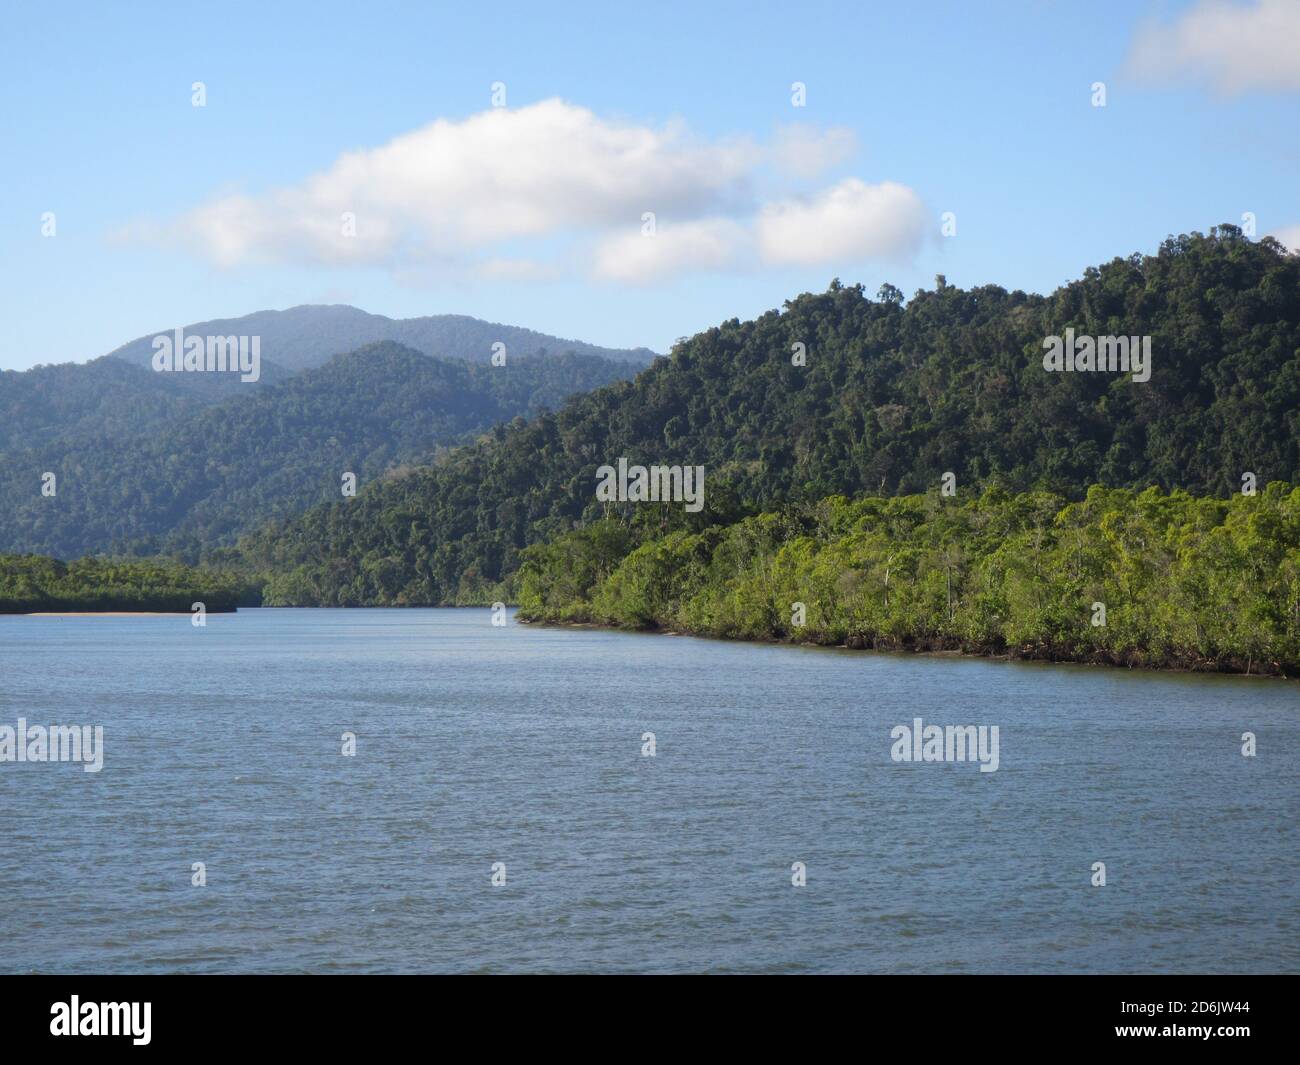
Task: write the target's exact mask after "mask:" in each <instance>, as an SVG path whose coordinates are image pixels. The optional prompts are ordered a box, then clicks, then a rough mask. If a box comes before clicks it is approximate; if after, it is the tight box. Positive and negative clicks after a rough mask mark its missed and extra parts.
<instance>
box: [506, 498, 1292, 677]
mask: <svg viewBox="0 0 1300 1065" xmlns="http://www.w3.org/2000/svg"><path fill="white" fill-rule="evenodd" d="M524 557H525V561H524V564H523V567H522V571H521V575H520V595H519V603H520V614H521V617H523V618H524V619H525V620H542V621H587V622H597V623H601V624H613V625H619V626H624V627H628V628H671V629H676V630H679V631H686V632H692V633H699V634H702V635H709V636H723V637H740V638H746V639H776V640H797V641H802V642H808V643H818V644H832V645H839V644H847V645H848V646H850V647H873V648H878V649H879V648H885V649H899V648H909V649H916V648H921V649H942V648H951V649H961V650H964V651H968V652H977V653H998V654H1001V653H1010V654H1012V655H1015V656H1017V657H1029V658H1049V659H1058V660H1059V659H1070V660H1077V661H1101V662H1108V663H1117V664H1130V665H1144V666H1152V665H1154V666H1170V665H1175V666H1182V667H1188V668H1194V669H1221V670H1242V671H1247V670H1249V671H1254V672H1264V673H1284V674H1290V675H1293V676H1295V675H1300V488H1294V489H1293V488H1292V487H1291V486H1290V485H1286V484H1282V483H1274V484H1271V485H1269V486H1268V487H1267V489H1263V490H1261V491H1260V492H1259V493H1258V494H1256V495H1254V496H1245V495H1240V494H1238V495H1235V496H1232V497H1229V498H1228V499H1227V500H1221V499H1196V498H1193V497H1191V496H1189V495H1187V494H1186V493H1183V492H1174V493H1171V494H1165V493H1163V492H1161V491H1160V490H1159V489H1158V488H1150V489H1147V490H1146V491H1145V492H1142V493H1137V492H1133V491H1128V490H1124V489H1106V488H1101V487H1093V488H1092V489H1090V490H1089V492H1088V493H1087V495H1086V496H1085V498H1084V499H1083V500H1082V501H1081V502H1077V503H1067V502H1066V501H1065V500H1064V499H1062V498H1061V497H1059V496H1056V495H1053V494H1052V493H1048V492H1027V493H1023V494H1019V495H1014V496H1012V495H1009V494H1007V493H1006V492H1003V491H1001V490H999V489H990V490H988V491H986V492H985V493H984V494H983V495H982V496H978V497H971V498H969V499H968V501H967V502H965V503H961V502H958V501H957V500H956V499H954V498H944V497H942V496H941V495H940V494H939V492H938V491H932V492H930V493H929V494H927V495H912V496H900V497H894V498H891V499H884V498H875V497H867V498H863V499H858V500H855V501H853V502H850V501H848V500H846V499H845V498H844V497H843V496H835V497H832V498H830V499H825V500H822V501H820V502H818V503H815V504H809V505H803V506H797V507H790V508H786V509H785V510H782V511H780V512H777V513H768V514H762V515H759V516H756V517H751V518H746V519H744V520H743V521H740V522H737V523H736V524H734V525H730V526H712V527H710V528H707V529H704V530H703V531H701V532H696V533H691V532H685V531H677V532H673V533H669V534H668V535H666V536H659V537H656V538H654V539H651V540H649V541H647V542H645V543H642V544H640V545H639V546H637V545H636V542H635V537H634V536H632V535H630V533H629V530H628V528H627V526H626V525H625V524H624V523H623V522H621V521H618V520H616V519H606V520H603V521H598V522H594V523H592V524H591V525H588V526H587V527H586V528H584V529H582V530H579V531H575V532H572V533H569V534H567V535H565V536H561V537H558V538H557V539H555V540H553V541H551V542H549V543H547V544H539V545H537V546H535V547H531V548H528V549H527V550H526V551H525V552H524Z"/></svg>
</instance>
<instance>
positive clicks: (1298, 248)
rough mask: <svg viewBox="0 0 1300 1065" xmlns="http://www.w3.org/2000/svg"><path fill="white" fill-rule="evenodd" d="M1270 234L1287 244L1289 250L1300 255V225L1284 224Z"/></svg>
mask: <svg viewBox="0 0 1300 1065" xmlns="http://www.w3.org/2000/svg"><path fill="white" fill-rule="evenodd" d="M1268 236H1270V237H1273V238H1274V239H1275V240H1278V241H1280V242H1281V243H1283V244H1285V245H1286V247H1287V250H1288V251H1290V252H1293V253H1295V254H1297V255H1300V225H1294V226H1283V227H1282V228H1281V229H1275V230H1273V232H1271V233H1269V234H1268Z"/></svg>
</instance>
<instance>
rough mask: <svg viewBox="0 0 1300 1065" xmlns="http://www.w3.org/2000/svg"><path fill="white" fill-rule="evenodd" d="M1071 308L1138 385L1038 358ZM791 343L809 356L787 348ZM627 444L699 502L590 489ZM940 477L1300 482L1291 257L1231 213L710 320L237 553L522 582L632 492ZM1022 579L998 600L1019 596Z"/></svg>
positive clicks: (818, 495)
mask: <svg viewBox="0 0 1300 1065" xmlns="http://www.w3.org/2000/svg"><path fill="white" fill-rule="evenodd" d="M1071 326H1072V327H1074V328H1075V330H1076V331H1077V332H1078V333H1080V334H1090V335H1113V334H1123V335H1150V336H1151V337H1152V338H1153V341H1152V349H1153V364H1154V365H1153V372H1152V375H1151V379H1150V381H1148V382H1145V383H1138V382H1134V381H1133V380H1131V378H1130V377H1129V376H1128V375H1120V374H1105V373H1100V374H1097V373H1047V372H1045V371H1044V370H1043V367H1042V355H1043V347H1042V341H1043V338H1044V337H1045V336H1049V335H1059V334H1061V333H1062V332H1063V331H1064V330H1065V329H1066V328H1067V327H1071ZM795 343H802V344H804V345H806V348H807V354H808V360H807V365H806V366H802V367H800V366H794V365H792V364H791V360H790V355H791V346H792V345H793V344H795ZM620 456H625V457H626V458H627V459H628V461H629V462H631V463H643V464H652V463H658V464H669V465H671V464H679V463H689V464H693V465H703V466H704V467H705V469H706V485H707V486H706V496H705V500H706V508H705V510H704V512H703V513H701V514H696V515H687V514H684V513H683V512H682V508H681V507H680V506H664V505H653V504H651V505H645V506H642V507H641V508H640V509H639V510H637V511H636V513H635V514H634V515H632V514H631V513H630V511H629V510H628V508H627V507H622V508H620V507H617V506H612V507H611V506H609V505H605V504H600V503H598V502H597V501H596V499H595V484H596V469H597V468H598V467H599V466H601V465H603V464H606V463H613V462H615V461H616V460H617V458H618V457H620ZM946 471H952V472H953V473H955V474H956V477H957V483H958V485H959V486H960V487H961V489H962V490H963V491H968V490H970V489H972V488H973V487H977V486H979V487H986V486H991V485H996V486H1000V487H1001V488H1002V489H1004V490H1006V491H1008V492H1015V493H1022V494H1023V495H1022V498H1023V499H1024V500H1026V502H1025V503H1024V504H1023V505H1025V506H1030V507H1034V506H1039V505H1041V499H1042V498H1046V497H1037V496H1032V495H1029V494H1027V493H1033V492H1035V491H1038V492H1046V493H1049V494H1051V495H1054V496H1055V497H1059V498H1061V499H1073V500H1081V499H1082V498H1083V495H1084V493H1085V492H1086V491H1087V489H1088V486H1089V485H1092V484H1095V483H1098V482H1101V483H1106V484H1113V485H1116V486H1118V487H1120V488H1125V489H1135V490H1140V489H1143V488H1146V487H1148V486H1150V485H1158V486H1160V487H1162V488H1164V489H1166V490H1171V489H1179V488H1181V489H1183V490H1186V491H1189V492H1192V493H1194V494H1196V495H1200V496H1215V495H1219V496H1226V495H1227V494H1229V493H1230V492H1233V491H1236V490H1237V489H1239V487H1240V484H1241V481H1240V478H1241V474H1242V473H1243V472H1244V471H1252V472H1254V473H1255V474H1256V475H1257V476H1258V478H1259V481H1260V483H1261V484H1262V483H1265V482H1266V481H1268V480H1279V479H1284V480H1288V481H1291V482H1293V483H1294V482H1300V257H1296V256H1293V255H1287V254H1286V252H1285V250H1284V249H1283V248H1282V247H1281V245H1279V244H1277V243H1276V242H1273V241H1271V240H1268V239H1265V240H1263V241H1259V242H1252V241H1249V240H1246V239H1245V238H1243V237H1242V236H1241V234H1240V231H1239V230H1237V229H1235V228H1234V227H1231V226H1224V227H1221V228H1220V229H1219V230H1215V231H1211V233H1210V234H1209V235H1208V236H1202V235H1200V234H1193V235H1191V236H1183V237H1178V238H1171V239H1170V240H1168V241H1166V242H1165V243H1164V244H1163V245H1161V247H1160V249H1159V252H1158V253H1157V254H1156V255H1153V256H1137V255H1135V256H1131V257H1129V258H1125V259H1116V260H1114V261H1112V262H1110V263H1107V264H1106V265H1104V266H1102V267H1099V268H1090V269H1089V270H1087V271H1086V272H1085V275H1084V277H1083V278H1082V279H1081V280H1079V281H1075V282H1073V283H1071V284H1069V285H1066V286H1064V287H1063V288H1061V289H1058V290H1057V291H1056V292H1054V293H1052V294H1051V295H1050V296H1046V297H1044V296H1032V295H1026V294H1025V293H1023V292H1007V291H1005V290H1004V289H1001V288H998V287H996V286H985V287H983V288H978V289H973V290H969V291H967V290H962V289H960V288H957V287H955V286H952V285H948V284H946V283H944V284H942V285H940V286H939V287H937V288H936V289H935V290H933V291H922V292H918V293H916V294H915V295H914V296H913V298H912V299H911V300H910V301H908V302H907V304H906V305H905V306H904V305H902V304H901V303H900V301H899V298H898V294H897V292H896V290H892V289H889V288H884V289H882V292H881V298H880V299H879V300H876V301H873V300H871V299H869V298H868V297H867V296H866V295H865V294H864V292H863V290H862V288H861V286H854V287H845V286H841V285H838V284H836V285H833V286H832V287H831V288H830V289H829V290H828V291H826V292H824V293H822V294H820V295H803V296H800V297H799V298H797V299H794V300H791V301H789V302H788V303H787V304H786V305H785V309H784V311H782V312H777V311H772V312H770V313H768V314H765V315H762V316H761V317H759V318H758V319H756V320H754V321H752V322H744V323H742V322H739V321H737V320H735V319H732V320H731V321H728V322H724V323H723V324H722V325H720V326H718V327H717V328H714V329H709V330H707V331H705V332H703V333H700V334H698V335H697V336H695V337H693V338H692V339H690V340H689V341H686V342H683V343H681V344H679V345H678V346H677V347H676V348H674V350H673V352H672V355H671V357H670V358H669V359H661V360H659V361H657V362H656V363H655V364H654V365H653V366H651V367H650V368H649V369H647V370H645V371H644V372H643V373H641V374H640V375H639V376H638V377H637V378H636V380H635V381H634V382H619V383H616V384H612V385H609V386H608V387H605V388H601V389H599V390H597V391H595V392H593V393H591V394H588V395H584V396H581V397H578V398H576V399H574V400H572V401H570V402H569V403H568V404H567V405H566V406H564V407H563V408H562V409H561V410H560V411H559V412H558V413H554V414H544V415H542V416H540V417H537V418H535V419H533V420H532V421H524V420H522V419H516V420H515V421H513V422H511V423H510V424H508V425H503V426H498V427H497V428H496V429H494V430H493V431H492V433H491V435H490V438H489V439H488V440H486V441H485V442H483V443H481V444H479V445H477V446H473V447H468V448H464V449H461V450H459V451H457V452H455V453H453V454H451V455H449V456H447V458H446V460H445V461H443V462H440V463H438V464H436V465H434V466H433V467H430V468H426V469H421V470H417V471H414V472H413V473H412V474H411V476H409V477H405V478H403V479H401V480H398V481H394V482H391V483H385V484H381V485H378V486H375V487H374V488H373V489H372V490H370V491H367V492H365V493H362V494H361V495H360V496H358V498H357V499H354V500H349V501H342V502H336V503H333V504H328V505H323V506H319V507H315V508H313V509H312V510H310V511H308V512H307V513H305V514H303V515H301V516H300V517H298V518H295V519H293V520H289V521H278V522H276V523H274V524H273V525H272V526H270V527H269V528H267V529H265V530H263V531H261V532H259V533H257V534H256V535H253V536H250V537H249V538H247V539H246V540H244V541H243V542H242V544H241V551H242V552H243V555H244V557H245V558H246V559H247V560H248V562H249V564H250V565H251V566H253V567H255V568H256V569H257V570H258V571H260V572H264V573H270V574H286V575H292V576H282V577H276V578H274V579H272V581H271V582H270V584H269V585H268V589H267V594H268V597H269V599H270V601H273V602H282V603H300V604H304V605H306V604H321V605H330V604H338V603H345V602H346V603H375V604H387V603H423V604H436V603H445V602H466V601H473V599H474V598H475V597H477V596H481V595H485V594H487V590H488V589H493V590H495V593H498V594H499V593H500V591H501V590H502V589H504V590H505V591H506V592H507V593H510V592H517V591H518V586H517V581H516V577H515V574H516V571H517V570H518V567H519V564H520V561H521V557H522V556H521V552H523V551H524V549H526V548H527V547H528V546H529V545H532V544H538V543H543V542H546V541H548V540H550V539H552V538H554V537H556V536H560V535H562V534H564V533H567V532H569V531H571V530H573V529H574V528H580V527H582V526H590V525H591V524H592V523H596V522H599V521H601V520H602V519H603V518H605V517H606V516H607V515H608V514H611V513H616V512H620V510H621V511H622V512H623V513H624V514H625V515H627V516H628V532H627V533H626V535H628V536H630V537H631V538H632V539H633V540H635V541H636V542H638V543H639V542H641V541H643V540H646V539H648V538H654V539H659V538H662V537H663V536H664V535H665V534H667V533H670V532H673V531H676V530H682V531H685V532H688V533H701V532H702V530H704V529H705V528H707V527H708V526H710V525H729V524H732V523H734V522H736V521H737V520H738V519H739V518H741V517H744V516H745V515H748V514H756V513H758V512H760V511H763V510H772V509H775V508H778V507H781V506H785V505H789V504H804V505H808V504H813V503H815V502H816V501H818V500H821V499H823V498H824V497H828V496H832V495H835V494H841V495H845V496H861V495H863V494H866V493H874V494H881V495H884V494H898V493H913V494H914V493H919V492H923V491H925V490H927V489H928V488H930V487H931V486H933V485H935V484H937V483H938V481H939V478H940V477H941V475H942V474H943V473H944V472H946ZM1035 499H1038V500H1039V502H1038V503H1036V502H1034V500H1035ZM1058 509H1059V507H1058ZM891 520H895V519H891ZM897 520H902V519H901V518H899V519H897ZM863 535H868V534H865V533H864V534H863ZM963 547H964V545H963ZM591 564H595V563H594V562H593V563H591ZM917 565H919V563H918V561H917V559H915V558H914V557H912V556H911V555H909V554H907V553H904V554H903V555H901V556H900V557H899V558H897V559H895V560H893V561H892V562H891V563H890V564H889V565H888V566H885V567H884V568H882V569H879V571H877V570H876V569H870V570H858V569H853V570H851V571H850V573H849V575H848V576H845V575H844V574H840V573H838V571H828V572H827V574H825V579H826V580H827V581H829V582H832V583H836V584H837V587H838V583H839V582H844V588H843V594H846V595H848V594H850V593H851V592H852V591H853V589H854V587H856V586H857V585H862V586H864V587H874V586H875V584H876V583H878V582H883V581H884V579H885V571H886V570H888V573H889V579H890V581H891V582H893V581H895V580H897V579H899V577H898V575H899V574H900V573H910V572H911V569H912V568H914V567H915V566H917ZM1008 565H1011V563H1010V562H1009V563H1008ZM1133 566H1134V567H1138V568H1140V564H1139V563H1138V562H1134V563H1133ZM1013 576H1015V579H1014V580H1010V581H1009V584H1008V585H1007V587H1006V588H1004V589H1003V590H1002V591H1001V593H1000V594H1004V595H1010V596H1015V597H1018V596H1021V595H1022V594H1025V593H1024V590H1023V588H1021V584H1022V583H1023V581H1022V578H1021V577H1020V576H1019V575H1018V571H1016V573H1015V574H1013ZM923 577H924V579H925V581H928V583H927V584H925V588H926V593H925V597H923V600H918V602H917V603H915V604H913V605H912V607H910V608H911V609H915V610H917V611H921V610H923V609H925V608H926V605H927V604H928V603H930V602H931V601H932V600H933V598H934V596H936V595H938V594H939V592H938V590H937V589H938V584H937V583H936V582H938V581H939V579H940V576H937V575H935V574H934V573H930V572H928V571H927V572H926V573H924V574H923ZM944 580H945V581H946V577H945V578H944ZM945 588H946V585H945ZM611 594H612V593H611ZM945 594H946V593H945ZM1016 602H1017V604H1019V605H1020V606H1023V605H1024V604H1022V603H1020V600H1019V599H1018V598H1017V599H1016ZM629 609H631V608H630V607H629ZM718 609H720V610H721V609H722V606H721V605H719V606H718ZM862 609H863V610H866V611H868V614H867V615H866V618H867V619H869V618H870V616H871V615H870V613H869V612H870V610H872V609H875V608H874V607H872V606H870V605H868V604H866V603H864V605H863V606H862ZM899 609H901V607H900V608H899ZM990 609H992V606H990ZM1043 609H1045V610H1046V609H1047V607H1044V608H1043ZM735 610H736V612H737V617H738V618H742V617H743V618H746V619H748V618H750V616H751V615H750V614H749V612H748V606H744V607H741V606H737V607H736V608H735ZM890 616H891V618H892V619H893V621H892V622H891V623H894V624H901V623H902V622H900V621H899V620H898V618H899V617H901V616H902V615H899V614H897V612H896V611H895V612H893V613H891V615H890ZM991 617H992V615H989V619H991ZM986 620H988V619H986ZM1043 620H1044V621H1047V620H1050V618H1049V617H1048V616H1047V615H1044V617H1043ZM989 623H990V624H991V623H992V622H991V620H989Z"/></svg>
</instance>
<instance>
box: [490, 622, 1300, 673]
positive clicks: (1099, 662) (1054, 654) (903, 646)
mask: <svg viewBox="0 0 1300 1065" xmlns="http://www.w3.org/2000/svg"><path fill="white" fill-rule="evenodd" d="M515 621H516V622H517V623H519V624H521V625H537V626H540V627H543V628H557V629H594V630H597V631H605V632H636V633H641V634H643V635H647V636H689V637H692V638H695V639H704V640H724V641H727V642H731V643H759V644H768V645H773V646H787V647H817V648H823V649H825V650H832V651H835V650H838V651H870V652H878V653H881V654H914V655H927V656H933V657H955V658H986V659H990V660H992V661H1002V662H1049V663H1057V664H1063V665H1080V666H1109V667H1112V668H1120V669H1140V670H1143V671H1147V672H1158V673H1217V674H1222V675H1230V676H1241V677H1260V678H1265V679H1273V680H1300V671H1294V670H1288V669H1286V668H1285V666H1284V665H1283V664H1282V663H1278V662H1262V661H1259V660H1257V659H1237V658H1233V657H1225V658H1222V659H1218V660H1211V659H1198V658H1194V657H1190V656H1174V655H1157V654H1152V653H1150V652H1147V651H1142V650H1140V649H1134V650H1132V651H1129V652H1127V653H1125V654H1114V653H1111V652H1105V651H1093V652H1091V653H1089V654H1079V653H1070V652H1069V651H1068V650H1066V649H1063V648H1048V647H1042V646H1034V645H1032V644H1027V645H1024V646H1020V647H1015V648H1007V647H1002V648H998V647H995V646H989V647H984V648H981V647H977V646H973V645H970V644H967V643H963V642H961V641H956V640H947V639H943V638H938V637H936V638H919V639H909V640H894V639H867V638H866V637H850V638H849V639H846V640H844V641H842V642H839V643H836V642H833V641H829V640H798V639H792V638H788V637H787V638H781V639H777V638H763V637H754V636H732V635H726V634H721V633H716V632H694V631H690V630H687V629H681V628H660V627H658V626H632V625H620V624H617V623H615V622H611V621H607V620H606V621H601V620H596V619H591V618H571V619H556V618H544V617H530V616H527V615H524V614H519V615H516V617H515Z"/></svg>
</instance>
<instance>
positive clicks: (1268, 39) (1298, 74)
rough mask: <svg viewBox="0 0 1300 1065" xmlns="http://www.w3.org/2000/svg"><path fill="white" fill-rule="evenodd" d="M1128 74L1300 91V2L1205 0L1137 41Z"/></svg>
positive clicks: (1231, 89)
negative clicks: (1244, 2) (1227, 0)
mask: <svg viewBox="0 0 1300 1065" xmlns="http://www.w3.org/2000/svg"><path fill="white" fill-rule="evenodd" d="M1127 68H1128V70H1129V71H1130V72H1131V73H1132V74H1134V75H1135V76H1137V77H1139V78H1142V79H1144V80H1149V81H1171V80H1195V81H1208V82H1210V83H1211V84H1213V85H1214V87H1215V88H1216V89H1218V90H1219V91H1220V92H1223V93H1240V92H1248V91H1251V90H1265V91H1268V90H1282V91H1292V90H1298V89H1300V2H1298V0H1256V2H1255V3H1253V4H1247V5H1242V4H1239V3H1228V2H1225V0H1202V2H1201V3H1199V4H1198V5H1197V6H1196V7H1194V8H1192V9H1191V10H1190V11H1187V12H1186V13H1185V14H1183V15H1182V16H1181V17H1179V18H1178V19H1177V20H1175V22H1174V23H1173V24H1172V25H1168V26H1163V25H1159V24H1155V23H1151V24H1148V25H1146V26H1145V27H1143V29H1142V30H1140V31H1139V32H1138V34H1137V36H1136V37H1135V38H1134V41H1133V45H1132V48H1131V49H1130V51H1129V56H1128V60H1127Z"/></svg>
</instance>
